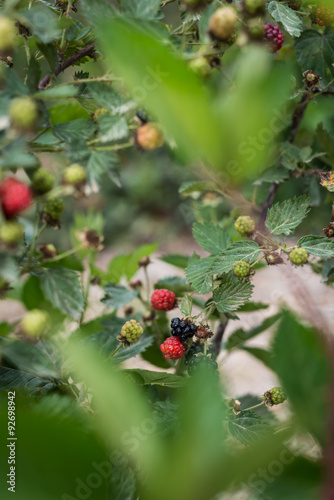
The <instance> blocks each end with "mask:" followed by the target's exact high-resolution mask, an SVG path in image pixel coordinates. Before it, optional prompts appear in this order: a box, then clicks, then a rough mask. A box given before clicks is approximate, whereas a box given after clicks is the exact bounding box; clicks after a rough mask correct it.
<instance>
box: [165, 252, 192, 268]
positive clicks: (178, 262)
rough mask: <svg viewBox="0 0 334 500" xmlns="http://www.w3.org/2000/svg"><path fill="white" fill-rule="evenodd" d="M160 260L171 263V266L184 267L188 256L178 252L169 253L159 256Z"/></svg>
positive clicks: (187, 262)
mask: <svg viewBox="0 0 334 500" xmlns="http://www.w3.org/2000/svg"><path fill="white" fill-rule="evenodd" d="M159 259H160V260H162V261H163V262H166V263H167V264H171V265H172V266H175V267H179V268H180V269H185V268H186V267H187V265H188V264H189V257H187V256H186V255H182V254H179V253H170V254H167V255H163V256H162V257H159Z"/></svg>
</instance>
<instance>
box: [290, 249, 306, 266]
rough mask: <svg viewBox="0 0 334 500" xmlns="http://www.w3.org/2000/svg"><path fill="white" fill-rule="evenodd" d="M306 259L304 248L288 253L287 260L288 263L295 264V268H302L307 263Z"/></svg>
mask: <svg viewBox="0 0 334 500" xmlns="http://www.w3.org/2000/svg"><path fill="white" fill-rule="evenodd" d="M307 257H308V253H307V251H306V250H305V248H300V247H298V248H294V249H293V250H292V251H291V252H290V253H289V259H290V261H291V262H292V263H293V264H295V265H296V266H302V265H303V264H305V262H307Z"/></svg>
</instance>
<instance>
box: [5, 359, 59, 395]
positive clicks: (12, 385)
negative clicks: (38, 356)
mask: <svg viewBox="0 0 334 500" xmlns="http://www.w3.org/2000/svg"><path fill="white" fill-rule="evenodd" d="M21 388H23V389H26V390H27V391H28V392H29V393H30V394H32V395H34V396H37V395H43V394H47V393H48V392H51V391H54V390H56V389H57V384H56V383H55V381H54V380H53V379H52V378H48V377H39V376H38V375H34V374H32V373H27V372H23V371H21V370H17V369H14V368H8V367H5V366H2V367H0V390H3V391H8V390H10V389H21Z"/></svg>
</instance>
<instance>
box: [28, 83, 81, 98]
mask: <svg viewBox="0 0 334 500" xmlns="http://www.w3.org/2000/svg"><path fill="white" fill-rule="evenodd" d="M77 93H78V89H77V87H75V86H74V85H64V86H60V87H53V88H51V89H46V90H42V91H40V92H37V93H36V94H34V96H33V97H35V98H36V99H46V100H49V99H65V98H69V97H74V96H75V95H77Z"/></svg>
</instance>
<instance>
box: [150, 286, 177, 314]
mask: <svg viewBox="0 0 334 500" xmlns="http://www.w3.org/2000/svg"><path fill="white" fill-rule="evenodd" d="M174 305H175V293H174V292H171V291H170V290H166V289H164V288H162V289H158V290H154V292H153V293H152V295H151V306H152V307H153V309H155V310H156V311H171V310H172V309H173V308H174Z"/></svg>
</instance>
